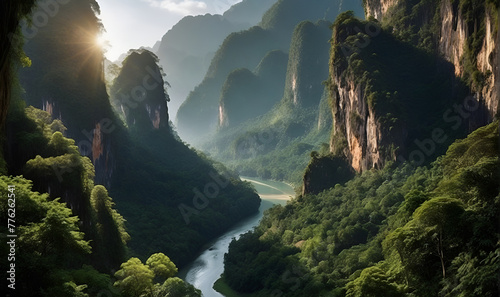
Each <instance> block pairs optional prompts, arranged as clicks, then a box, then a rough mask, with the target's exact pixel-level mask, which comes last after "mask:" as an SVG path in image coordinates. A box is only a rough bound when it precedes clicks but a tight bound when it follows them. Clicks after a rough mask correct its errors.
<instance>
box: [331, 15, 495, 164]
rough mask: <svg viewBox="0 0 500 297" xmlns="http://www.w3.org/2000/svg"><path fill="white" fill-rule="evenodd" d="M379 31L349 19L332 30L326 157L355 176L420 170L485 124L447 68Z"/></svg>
mask: <svg viewBox="0 0 500 297" xmlns="http://www.w3.org/2000/svg"><path fill="white" fill-rule="evenodd" d="M383 28H385V27H383ZM383 28H382V27H379V25H378V24H376V23H372V22H367V21H360V20H357V19H355V18H353V17H352V15H349V14H343V15H341V16H339V18H338V19H337V21H336V22H335V24H334V27H333V38H332V50H331V59H330V80H329V87H330V98H331V108H332V114H333V131H332V137H331V143H330V150H331V152H332V153H333V154H334V155H338V156H345V157H346V158H347V160H348V162H349V163H350V164H351V166H352V167H353V169H354V170H356V171H357V172H361V171H365V170H369V169H372V168H382V167H384V166H385V164H386V162H387V161H396V160H402V161H403V160H409V161H414V162H415V163H417V164H418V165H422V164H424V163H426V162H429V161H430V160H433V158H435V157H436V156H438V155H439V154H441V153H444V149H445V147H446V146H445V141H451V140H452V139H453V138H457V137H461V136H463V135H461V133H462V132H463V131H466V130H467V129H470V128H473V126H474V125H481V123H484V121H483V122H481V121H479V120H478V119H483V118H484V114H485V112H484V108H485V107H486V104H484V102H478V100H477V98H478V97H477V96H476V97H473V96H468V95H469V94H470V89H469V88H468V87H467V86H466V85H465V84H464V83H463V82H462V81H461V80H460V79H457V78H455V77H454V73H455V69H454V65H453V64H452V63H451V62H449V61H446V60H444V59H443V58H441V57H439V56H435V55H432V54H430V53H428V52H427V51H424V50H422V49H421V48H419V47H418V46H415V45H413V44H412V43H410V42H406V41H401V40H400V37H399V36H396V35H395V34H394V32H393V31H390V30H388V29H383ZM464 98H469V99H470V102H469V101H467V102H465V101H464ZM469 99H467V100H469ZM479 101H480V100H479ZM466 104H467V105H466ZM470 106H473V107H474V108H470ZM460 108H462V109H463V108H465V109H468V110H469V111H470V113H467V114H465V113H462V114H460V113H459V111H460ZM472 109H474V110H473V111H472ZM451 116H453V120H451ZM450 123H453V125H450ZM435 133H437V134H436V135H438V134H440V135H444V136H443V137H441V138H439V137H434V135H435Z"/></svg>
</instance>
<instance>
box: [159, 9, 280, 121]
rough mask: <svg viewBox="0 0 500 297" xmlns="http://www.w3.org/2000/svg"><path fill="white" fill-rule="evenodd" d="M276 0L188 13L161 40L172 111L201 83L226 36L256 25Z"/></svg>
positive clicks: (160, 55)
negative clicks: (216, 11)
mask: <svg viewBox="0 0 500 297" xmlns="http://www.w3.org/2000/svg"><path fill="white" fill-rule="evenodd" d="M274 2H275V0H244V1H242V2H240V3H238V4H235V5H233V6H232V7H231V8H230V9H229V10H228V11H226V12H225V13H224V14H223V15H212V14H205V15H198V16H186V17H184V18H183V19H181V20H180V21H179V22H178V23H177V24H176V25H174V26H173V27H172V29H170V30H169V31H168V32H167V33H166V34H165V35H164V36H163V37H162V39H161V43H160V44H159V46H158V49H157V51H155V52H156V53H157V55H158V57H159V58H160V63H161V65H162V67H163V69H164V71H165V73H166V74H167V81H168V82H169V84H170V85H171V88H170V89H169V94H170V97H171V99H172V101H171V103H170V109H171V111H170V114H171V116H172V117H175V114H176V113H177V109H178V108H179V106H180V105H181V104H182V102H183V101H184V100H185V98H186V96H187V95H188V94H189V91H191V90H192V89H193V88H194V87H195V86H196V85H197V84H199V83H200V82H201V81H202V79H203V77H204V75H205V73H206V71H207V70H208V67H209V65H210V61H211V59H212V58H213V56H214V54H215V52H216V51H217V49H218V48H219V46H220V45H221V43H222V41H223V40H224V38H226V37H227V36H228V35H229V34H230V33H232V32H237V31H241V30H244V29H247V28H249V27H251V26H253V25H256V24H257V23H258V22H259V21H260V20H261V18H262V15H263V14H264V12H265V11H266V10H267V9H268V8H269V7H270V6H271V5H272V4H273V3H274Z"/></svg>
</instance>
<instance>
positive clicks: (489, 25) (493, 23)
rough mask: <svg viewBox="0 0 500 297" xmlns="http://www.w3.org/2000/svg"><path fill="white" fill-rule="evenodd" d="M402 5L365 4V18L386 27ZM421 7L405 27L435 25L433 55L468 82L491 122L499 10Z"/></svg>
mask: <svg viewBox="0 0 500 297" xmlns="http://www.w3.org/2000/svg"><path fill="white" fill-rule="evenodd" d="M484 2H486V1H484ZM402 5H403V4H402V1H399V0H366V1H365V13H366V17H367V18H368V17H374V18H376V19H377V20H379V21H381V22H382V23H387V22H388V20H389V19H391V18H393V17H394V16H393V15H392V14H393V13H392V11H393V10H394V9H395V8H397V6H402ZM406 5H407V4H406ZM419 5H422V3H419ZM423 5H426V6H428V7H424V8H420V9H421V11H423V13H422V14H421V15H420V16H419V18H418V19H415V20H412V21H413V22H414V23H411V24H407V25H408V26H410V25H413V26H415V28H422V27H423V26H425V25H429V24H430V23H431V22H435V24H436V25H437V27H438V30H439V31H438V32H434V34H435V35H436V38H437V44H436V45H437V52H438V53H439V54H440V55H442V56H444V57H445V58H446V59H447V60H448V61H450V62H451V63H453V65H454V66H455V74H456V75H457V76H459V77H463V78H465V79H466V80H469V81H470V85H471V88H472V91H473V92H474V93H475V94H476V96H477V97H478V98H479V100H480V101H483V102H484V103H483V104H484V105H485V106H486V107H487V110H488V112H489V119H488V120H489V121H491V120H492V119H493V117H494V116H495V114H496V113H497V112H498V102H499V97H500V91H499V90H500V68H499V66H500V58H499V55H500V54H499V50H498V46H499V45H500V36H499V35H500V34H499V31H500V30H499V29H498V22H499V19H500V16H499V14H500V13H499V8H498V7H495V6H494V5H495V4H493V3H482V4H481V5H474V6H473V7H469V6H468V5H469V4H467V3H460V2H459V1H452V0H441V1H431V2H429V3H427V4H423ZM416 6H417V5H415V7H416ZM431 6H432V7H431ZM436 13H437V15H434V14H436ZM435 16H437V18H436V17H435ZM400 29H401V28H394V30H400ZM477 45H479V47H477ZM468 64H469V65H468Z"/></svg>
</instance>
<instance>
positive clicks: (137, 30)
mask: <svg viewBox="0 0 500 297" xmlns="http://www.w3.org/2000/svg"><path fill="white" fill-rule="evenodd" d="M97 2H98V3H99V6H100V7H101V15H100V18H101V20H102V22H103V24H104V27H105V29H106V31H107V32H106V34H105V35H104V38H105V39H106V40H108V41H109V43H110V45H111V46H110V47H108V48H107V53H106V56H107V57H108V59H110V60H115V59H117V58H118V57H119V56H120V55H121V54H122V53H125V52H127V51H128V50H129V49H131V48H139V47H141V46H150V47H152V46H153V45H154V43H155V42H156V41H158V40H160V39H161V38H162V36H163V35H164V34H165V33H167V31H168V30H169V29H170V28H171V27H172V26H173V25H175V24H176V23H177V22H178V21H179V20H180V19H181V18H183V17H184V16H186V15H198V14H205V13H218V14H221V13H223V12H224V11H226V10H227V9H228V8H229V7H230V6H231V5H233V4H235V3H238V2H241V0H97Z"/></svg>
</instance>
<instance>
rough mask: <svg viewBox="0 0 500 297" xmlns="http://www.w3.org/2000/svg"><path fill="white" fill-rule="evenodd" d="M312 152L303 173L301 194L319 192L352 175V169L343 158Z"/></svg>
mask: <svg viewBox="0 0 500 297" xmlns="http://www.w3.org/2000/svg"><path fill="white" fill-rule="evenodd" d="M312 154H313V156H312V159H311V162H309V165H308V166H307V168H306V171H305V173H304V178H303V186H302V195H306V194H318V193H321V192H322V191H324V190H326V189H329V188H332V187H334V186H335V185H336V184H343V183H345V182H347V181H348V180H350V179H351V178H353V177H354V171H353V170H352V168H351V166H350V165H349V163H347V162H346V160H345V159H343V158H338V157H332V156H322V157H319V156H316V155H314V154H315V152H313V153H312Z"/></svg>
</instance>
